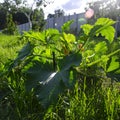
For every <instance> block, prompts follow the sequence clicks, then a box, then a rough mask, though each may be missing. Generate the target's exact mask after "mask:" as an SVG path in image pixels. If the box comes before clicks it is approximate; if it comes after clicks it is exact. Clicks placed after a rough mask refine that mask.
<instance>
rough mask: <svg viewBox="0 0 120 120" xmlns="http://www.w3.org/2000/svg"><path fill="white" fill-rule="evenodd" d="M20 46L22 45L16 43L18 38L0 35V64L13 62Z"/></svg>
mask: <svg viewBox="0 0 120 120" xmlns="http://www.w3.org/2000/svg"><path fill="white" fill-rule="evenodd" d="M22 46H23V44H21V43H20V42H19V41H18V36H12V35H11V36H10V35H9V36H8V35H4V34H0V62H3V63H5V62H7V61H8V59H12V60H13V59H14V58H15V57H16V55H17V51H19V50H20V49H21V48H22Z"/></svg>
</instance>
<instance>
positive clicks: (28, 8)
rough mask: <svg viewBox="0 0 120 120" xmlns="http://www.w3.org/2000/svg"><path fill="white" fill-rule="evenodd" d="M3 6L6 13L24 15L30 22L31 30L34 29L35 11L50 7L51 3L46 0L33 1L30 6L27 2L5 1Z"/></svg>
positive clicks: (21, 0) (19, 0)
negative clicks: (33, 16)
mask: <svg viewBox="0 0 120 120" xmlns="http://www.w3.org/2000/svg"><path fill="white" fill-rule="evenodd" d="M2 4H3V6H4V7H5V11H7V12H8V11H9V12H12V13H17V12H19V13H23V14H24V15H25V16H26V18H27V20H28V22H29V26H30V29H32V19H31V17H32V14H33V11H34V9H38V10H40V6H42V5H48V4H50V2H47V1H45V0H33V2H32V3H31V4H29V1H27V0H4V2H3V3H2ZM40 11H41V10H40ZM41 15H44V14H41ZM41 17H43V18H44V16H41Z"/></svg>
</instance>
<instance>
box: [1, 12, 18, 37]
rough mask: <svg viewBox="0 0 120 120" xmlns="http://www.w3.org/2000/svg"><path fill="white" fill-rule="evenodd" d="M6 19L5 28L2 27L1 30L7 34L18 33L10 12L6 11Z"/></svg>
mask: <svg viewBox="0 0 120 120" xmlns="http://www.w3.org/2000/svg"><path fill="white" fill-rule="evenodd" d="M6 21H7V22H6V29H4V30H3V31H2V32H3V33H5V34H9V35H15V34H18V30H17V26H16V24H15V23H14V22H13V17H12V14H9V13H7V16H6Z"/></svg>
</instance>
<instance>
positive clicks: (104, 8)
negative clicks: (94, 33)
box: [89, 0, 120, 20]
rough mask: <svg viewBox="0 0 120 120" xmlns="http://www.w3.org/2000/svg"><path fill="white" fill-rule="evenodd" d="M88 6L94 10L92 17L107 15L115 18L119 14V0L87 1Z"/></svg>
mask: <svg viewBox="0 0 120 120" xmlns="http://www.w3.org/2000/svg"><path fill="white" fill-rule="evenodd" d="M89 8H91V9H93V10H94V12H95V15H94V18H95V19H98V18H100V17H109V18H111V19H113V20H116V18H117V16H119V15H120V1H119V0H99V1H95V2H91V3H89Z"/></svg>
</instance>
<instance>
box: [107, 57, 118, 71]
mask: <svg viewBox="0 0 120 120" xmlns="http://www.w3.org/2000/svg"><path fill="white" fill-rule="evenodd" d="M118 69H119V70H120V62H119V58H118V57H117V56H113V57H112V60H111V62H110V65H109V67H108V69H107V72H111V71H114V70H118Z"/></svg>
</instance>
